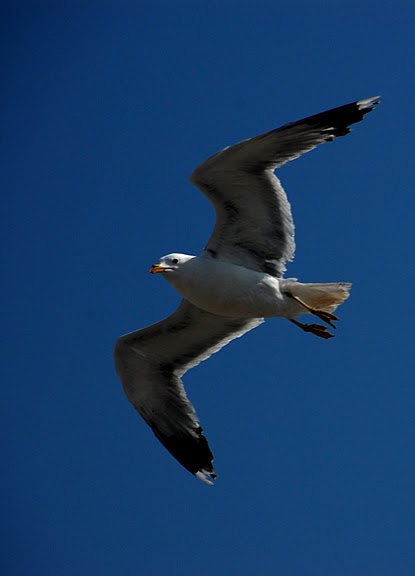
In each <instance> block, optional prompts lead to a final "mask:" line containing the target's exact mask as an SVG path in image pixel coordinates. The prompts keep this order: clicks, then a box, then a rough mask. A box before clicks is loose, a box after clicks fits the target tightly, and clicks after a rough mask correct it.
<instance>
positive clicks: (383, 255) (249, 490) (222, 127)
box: [0, 0, 415, 576]
mask: <svg viewBox="0 0 415 576" xmlns="http://www.w3.org/2000/svg"><path fill="white" fill-rule="evenodd" d="M0 22H1V24H0V26H1V38H2V44H3V50H2V60H3V65H2V71H3V82H2V89H1V92H0V100H1V108H0V109H1V113H2V121H1V125H2V129H1V133H2V136H3V138H2V151H1V157H2V160H3V165H4V167H3V169H2V176H1V178H2V186H1V189H2V192H3V194H2V199H3V202H4V207H3V210H2V212H1V214H2V219H3V222H2V225H1V230H2V237H3V245H4V247H5V250H4V260H3V271H4V273H5V281H4V282H3V285H2V304H3V319H4V324H3V335H4V338H3V357H4V368H3V377H2V389H3V392H2V395H3V400H2V408H3V414H2V418H1V423H2V428H3V437H6V439H7V442H6V449H5V456H4V458H3V462H4V463H6V462H7V464H6V466H5V468H4V471H3V474H2V477H3V482H4V487H3V489H2V495H3V496H4V513H3V518H4V519H5V523H4V533H3V534H2V537H1V540H2V543H3V545H4V550H5V554H4V569H3V573H4V574H7V576H26V575H27V576H37V575H39V576H40V575H41V576H79V575H84V574H85V575H86V574H99V575H100V576H112V575H114V576H118V575H120V574H122V575H123V576H132V575H136V574H141V575H145V576H153V575H154V576H159V575H160V574H167V573H168V574H172V575H180V576H185V575H187V574H189V575H190V574H198V576H208V575H210V574H212V573H217V574H241V575H251V574H253V573H255V574H278V575H283V576H285V575H287V576H315V575H317V574H320V575H325V574H332V575H334V576H350V574H353V575H354V576H371V575H373V576H384V575H385V576H386V575H395V574H400V575H408V576H409V575H412V574H414V573H415V548H414V539H415V522H414V518H415V501H414V485H415V464H414V456H413V445H414V435H415V424H414V411H415V390H414V385H415V379H414V364H415V361H414V351H413V325H414V320H415V318H414V312H413V310H414V305H413V295H414V280H415V278H414V276H415V275H414V264H413V246H414V233H413V214H414V210H415V203H414V192H413V176H412V172H413V134H414V131H415V121H414V104H413V102H414V68H413V62H414V57H415V54H414V24H415V5H414V4H413V3H412V2H409V1H408V2H395V3H393V6H392V4H391V3H386V2H385V3H381V4H379V3H374V2H351V3H340V2H332V3H325V2H305V1H304V2H300V1H296V2H289V3H287V2H279V1H277V2H261V1H257V2H248V1H245V2H235V1H234V2H230V1H229V2H226V1H221V2H190V1H188V2H187V1H183V2H167V1H166V2H158V1H154V2H117V3H116V2H113V3H111V2H92V1H91V2H48V1H44V2H41V1H38V2H26V1H24V0H22V1H19V2H10V1H9V2H3V3H2V8H1V14H0ZM377 94H381V95H382V104H381V106H379V107H378V108H377V109H376V110H375V111H374V112H372V113H371V114H370V115H369V116H366V118H365V120H364V122H362V123H360V124H358V125H356V126H355V127H354V129H353V132H352V133H351V134H350V135H349V136H347V137H346V138H343V139H339V140H337V141H336V142H335V143H333V144H330V145H327V146H321V147H320V148H319V149H318V150H315V151H314V152H312V153H310V154H308V155H307V156H304V157H302V158H301V159H299V160H297V161H295V162H293V163H291V164H290V165H288V166H286V167H284V168H283V169H282V170H281V171H280V173H279V175H280V177H281V178H282V180H283V184H284V186H285V188H286V190H287V192H288V195H289V198H290V200H291V202H292V205H293V213H294V218H295V222H296V226H297V256H296V260H295V262H293V263H292V264H291V265H290V266H289V269H288V275H289V276H294V277H298V278H300V279H301V280H303V281H308V282H310V281H317V282H318V281H334V280H344V281H351V282H353V283H354V287H353V290H352V296H351V298H350V300H349V301H348V302H347V303H346V304H345V305H344V306H342V307H341V309H339V315H340V317H341V321H340V322H339V327H338V330H337V333H336V338H334V339H332V340H330V341H323V340H320V339H318V338H315V337H313V336H312V335H309V334H304V333H302V332H300V331H299V330H298V329H296V328H295V327H294V326H292V325H291V324H289V323H288V322H286V321H284V320H281V319H280V320H271V321H268V322H267V323H266V324H265V325H263V326H261V327H260V328H258V329H257V330H255V331H253V332H252V333H250V334H248V335H246V336H245V337H244V338H242V339H240V340H238V341H236V342H234V343H232V344H231V345H230V346H229V347H227V348H226V349H225V350H223V351H222V352H221V353H219V354H217V355H215V356H214V357H212V358H211V359H210V360H209V361H208V362H206V363H204V364H202V365H200V366H199V367H197V368H195V369H194V370H193V371H192V372H190V373H188V374H187V376H186V377H185V384H186V388H187V391H188V394H189V396H190V398H191V399H192V401H193V403H194V404H195V406H196V409H197V411H198V414H199V416H200V418H201V421H202V425H203V427H204V429H205V433H206V435H207V437H208V439H209V441H210V444H211V447H212V449H213V451H214V454H215V467H216V470H217V472H218V474H219V478H218V481H217V483H216V485H215V486H214V487H209V486H206V485H204V484H203V483H201V482H199V481H198V480H196V479H195V478H194V477H192V476H191V475H190V474H189V473H187V472H186V471H185V470H184V469H183V468H182V467H181V466H180V465H179V464H177V463H176V462H175V461H174V460H173V459H172V457H171V456H170V455H169V454H168V453H167V452H166V451H165V450H164V449H163V447H162V446H161V445H160V444H159V443H158V441H157V440H156V439H155V438H154V437H153V435H152V433H151V431H150V429H149V428H148V427H147V426H146V425H145V424H144V423H143V422H142V421H141V419H140V418H139V417H138V415H136V413H135V412H134V410H133V408H132V407H131V406H130V405H129V404H128V402H127V400H126V398H125V397H124V394H123V392H122V389H121V386H120V384H119V382H118V379H117V377H116V375H115V372H114V368H113V363H112V349H113V345H114V342H115V340H116V338H117V337H118V336H119V335H120V334H123V333H125V332H128V331H130V330H133V329H136V328H139V327H142V326H145V325H147V324H150V323H152V322H155V321H157V320H159V319H161V318H162V317H164V316H167V315H168V314H169V313H171V312H172V311H173V310H174V309H175V307H176V306H177V304H178V302H179V297H178V295H177V294H176V293H175V292H174V290H173V289H172V287H171V286H169V285H168V284H167V283H166V282H164V281H163V279H162V278H159V277H151V276H150V275H149V274H148V273H147V270H148V268H149V265H151V264H152V263H153V262H154V261H155V260H157V258H158V257H159V256H161V255H162V254H165V253H167V252H171V251H182V252H188V253H198V251H199V250H200V249H201V248H202V247H203V245H204V243H205V241H206V239H207V238H208V236H209V234H210V231H211V228H212V226H213V222H214V216H213V210H212V208H211V207H210V206H209V204H208V203H207V201H206V199H205V198H204V197H203V196H202V194H200V193H199V192H198V191H197V190H196V189H195V188H193V187H192V186H191V184H190V183H189V181H188V176H189V174H190V172H191V171H192V169H193V168H194V167H195V166H196V165H197V164H198V163H200V162H201V161H203V160H204V159H205V158H206V157H208V156H209V155H211V154H212V153H214V152H216V151H218V150H219V149H221V148H223V147H224V146H227V145H229V144H233V143H235V142H237V141H239V140H241V139H244V138H247V137H250V136H253V135H255V134H258V133H261V132H263V131H266V130H270V129H272V128H274V127H277V126H279V125H281V124H283V123H285V122H288V121H293V120H297V119H299V118H301V117H303V116H307V115H310V114H313V113H317V112H320V111H323V110H325V109H328V108H331V107H334V106H337V105H341V104H344V103H347V102H350V101H353V100H356V99H359V98H366V97H370V96H375V95H377Z"/></svg>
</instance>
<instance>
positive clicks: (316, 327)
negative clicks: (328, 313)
mask: <svg viewBox="0 0 415 576" xmlns="http://www.w3.org/2000/svg"><path fill="white" fill-rule="evenodd" d="M290 322H292V323H293V324H295V325H296V326H298V327H299V328H301V330H304V332H311V333H312V334H315V335H316V336H319V337H320V338H324V339H325V340H328V339H329V338H334V334H331V332H329V331H328V330H327V328H326V327H325V326H322V325H321V324H302V323H301V322H298V320H294V319H293V318H291V319H290Z"/></svg>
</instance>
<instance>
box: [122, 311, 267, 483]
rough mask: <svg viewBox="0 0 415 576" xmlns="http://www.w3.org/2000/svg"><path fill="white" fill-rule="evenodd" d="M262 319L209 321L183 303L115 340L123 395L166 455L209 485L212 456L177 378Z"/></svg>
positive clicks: (212, 475) (205, 314)
mask: <svg viewBox="0 0 415 576" xmlns="http://www.w3.org/2000/svg"><path fill="white" fill-rule="evenodd" d="M261 322H262V319H248V320H246V319H242V320H241V319H235V318H224V317H221V316H215V315H214V314H210V313H209V312H204V311H203V310H200V309H199V308H196V307H195V306H193V305H192V304H190V303H189V302H187V301H186V300H183V301H182V303H181V304H180V306H179V308H178V309H177V310H176V311H175V312H174V313H173V314H172V315H171V316H169V317H168V318H166V319H165V320H162V321H161V322H158V323H157V324H153V325H152V326H149V327H148V328H143V329H142V330H137V331H136V332H131V333H130V334H126V335H125V336H121V338H119V339H118V340H117V343H116V345H115V350H114V359H115V365H116V369H117V373H118V375H119V377H120V380H121V382H122V384H123V387H124V390H125V393H126V395H127V397H128V399H129V400H130V402H131V403H132V404H133V406H134V408H135V409H136V410H137V411H138V412H139V414H141V416H142V417H143V418H144V420H145V421H146V422H147V424H149V426H151V428H152V430H153V432H154V434H155V435H156V436H157V438H158V439H159V440H160V442H161V443H162V444H163V445H164V446H165V447H166V448H167V450H168V451H169V452H170V453H171V454H172V455H173V456H174V457H175V458H176V459H177V460H178V461H179V462H180V464H182V465H183V466H184V467H185V468H186V469H187V470H189V472H191V473H192V474H195V475H196V476H197V477H198V478H200V479H201V480H204V481H206V482H208V483H211V479H212V480H213V479H214V478H215V477H216V475H215V472H214V469H213V466H212V460H213V455H212V452H211V451H210V448H209V445H208V443H207V440H206V438H205V437H204V435H203V433H202V428H201V427H200V424H199V421H198V418H197V416H196V413H195V410H194V408H193V406H192V404H191V403H190V402H189V400H188V398H187V396H186V392H185V390H184V387H183V383H182V381H181V376H182V375H183V374H184V373H185V372H186V371H187V370H189V369H190V368H192V367H193V366H196V365H197V364H199V362H202V361H203V360H206V359H207V358H209V356H211V355H212V354H213V353H215V352H217V351H218V350H220V349H221V348H222V347H223V346H226V344H228V343H229V342H231V340H233V339H234V338H238V337H239V336H242V335H243V334H245V333H246V332H248V331H249V330H252V329H253V328H255V327H256V326H258V325H259V324H260V323H261Z"/></svg>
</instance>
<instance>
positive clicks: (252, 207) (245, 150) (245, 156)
mask: <svg viewBox="0 0 415 576" xmlns="http://www.w3.org/2000/svg"><path fill="white" fill-rule="evenodd" d="M378 102H379V97H375V98H368V99H366V100H359V101H358V102H353V103H352V104H346V105H345V106H340V107H339V108H334V109H332V110H328V111H327V112H322V113H321V114H316V115H315V116H309V117H308V118H304V119H302V120H299V121H298V122H292V123H290V124H285V125H284V126H282V127H281V128H277V129H276V130H272V131H271V132H267V133H266V134H262V135H260V136H257V137H255V138H251V139H249V140H245V141H244V142H240V143H239V144H236V145H235V146H231V147H230V148H225V150H222V151H221V152H219V153H218V154H215V155H214V156H212V157H211V158H209V159H208V160H206V162H204V163H203V164H201V165H200V166H199V167H198V168H196V170H194V172H193V173H192V175H191V181H192V182H193V184H195V185H196V186H197V187H198V188H199V189H200V190H201V191H202V192H203V193H204V194H205V195H206V196H207V197H208V198H209V200H210V201H211V202H212V203H213V205H214V207H215V210H216V225H215V229H214V231H213V234H212V236H211V237H210V239H209V242H208V244H207V246H206V248H205V252H204V255H205V256H206V257H211V258H215V257H220V258H221V259H222V260H229V261H231V262H232V263H233V264H240V265H241V266H245V267H247V268H251V269H253V270H258V271H261V272H267V273H268V274H271V275H273V276H282V275H283V273H284V271H285V262H286V261H287V260H291V259H292V258H293V256H294V250H295V243H294V223H293V219H292V215H291V207H290V204H289V202H288V200H287V196H286V194H285V192H284V189H283V188H282V186H281V184H280V181H279V180H278V178H277V177H276V176H275V175H274V170H275V169H276V168H278V167H279V166H282V165H283V164H285V163H286V162H288V161H289V160H294V159H295V158H298V157H299V156H300V155H301V154H304V153H305V152H309V151H310V150H312V149H313V148H315V147H316V146H318V145H319V144H323V143H325V142H330V141H332V140H334V139H335V138H337V137H338V136H345V135H346V134H348V132H350V129H349V126H350V125H351V124H355V123H356V122H360V120H362V119H363V116H364V115H365V114H367V113H368V112H370V111H371V110H373V107H374V106H375V105H376V104H378Z"/></svg>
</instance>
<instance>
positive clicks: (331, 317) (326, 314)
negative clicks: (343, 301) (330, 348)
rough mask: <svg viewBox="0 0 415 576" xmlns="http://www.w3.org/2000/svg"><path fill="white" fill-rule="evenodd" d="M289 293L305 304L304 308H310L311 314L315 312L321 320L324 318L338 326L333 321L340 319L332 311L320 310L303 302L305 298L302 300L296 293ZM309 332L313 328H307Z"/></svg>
mask: <svg viewBox="0 0 415 576" xmlns="http://www.w3.org/2000/svg"><path fill="white" fill-rule="evenodd" d="M287 294H288V296H290V298H293V299H294V300H296V301H297V302H298V303H299V304H301V306H304V308H305V309H306V310H308V312H310V314H314V316H317V318H320V320H323V322H326V323H327V324H328V325H329V326H331V327H332V328H336V326H335V325H334V324H333V322H332V321H333V320H338V317H337V316H335V315H334V314H332V313H331V312H326V311H325V310H319V309H318V308H314V306H310V305H309V304H306V302H303V300H301V298H299V297H298V296H294V294H289V293H287ZM303 326H319V324H303ZM307 332H312V330H307ZM314 333H315V332H314ZM323 338H326V336H323Z"/></svg>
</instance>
